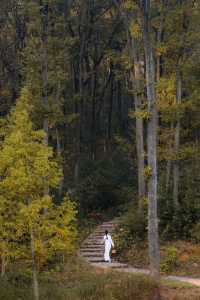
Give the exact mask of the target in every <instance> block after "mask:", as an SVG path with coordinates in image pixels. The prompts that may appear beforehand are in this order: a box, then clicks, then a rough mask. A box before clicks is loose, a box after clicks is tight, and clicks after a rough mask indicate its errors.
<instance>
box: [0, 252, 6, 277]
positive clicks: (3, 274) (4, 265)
mask: <svg viewBox="0 0 200 300" xmlns="http://www.w3.org/2000/svg"><path fill="white" fill-rule="evenodd" d="M5 273H6V259H5V255H4V254H2V255H1V277H2V278H3V277H4V276H5Z"/></svg>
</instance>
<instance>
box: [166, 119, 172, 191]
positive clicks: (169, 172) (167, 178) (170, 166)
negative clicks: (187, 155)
mask: <svg viewBox="0 0 200 300" xmlns="http://www.w3.org/2000/svg"><path fill="white" fill-rule="evenodd" d="M173 128H174V125H173V122H172V123H171V131H173ZM171 151H172V145H171V143H170V146H169V152H171ZM171 170H172V161H171V160H170V159H169V160H168V161H167V166H166V183H165V188H166V193H167V192H168V191H169V184H170V175H171Z"/></svg>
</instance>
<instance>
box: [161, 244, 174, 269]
mask: <svg viewBox="0 0 200 300" xmlns="http://www.w3.org/2000/svg"><path fill="white" fill-rule="evenodd" d="M177 265H178V250H177V249H176V248H175V247H167V248H165V249H164V258H163V260H161V264H160V269H161V271H162V272H164V273H167V272H170V271H171V270H172V269H173V268H174V267H176V266H177Z"/></svg>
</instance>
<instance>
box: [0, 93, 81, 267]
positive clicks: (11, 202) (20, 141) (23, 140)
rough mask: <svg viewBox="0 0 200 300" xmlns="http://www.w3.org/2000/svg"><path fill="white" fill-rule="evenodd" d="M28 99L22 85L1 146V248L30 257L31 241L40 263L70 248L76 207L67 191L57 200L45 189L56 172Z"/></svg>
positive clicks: (11, 254) (4, 256) (3, 253)
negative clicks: (37, 127)
mask: <svg viewBox="0 0 200 300" xmlns="http://www.w3.org/2000/svg"><path fill="white" fill-rule="evenodd" d="M30 103H31V94H30V93H29V92H28V90H27V89H24V90H23V91H22V94H21V97H20V98H19V99H18V101H17V104H16V108H15V109H13V111H12V113H11V116H10V118H9V122H8V129H7V134H6V135H5V137H4V141H3V143H2V148H1V151H0V160H1V161H2V163H1V166H0V176H1V181H0V199H1V202H0V212H1V215H0V235H1V240H0V254H1V257H2V259H4V260H6V263H7V262H8V261H9V260H11V258H12V259H14V258H15V259H16V258H23V259H28V260H31V257H30V243H31V242H32V243H33V244H34V249H35V253H36V259H37V266H38V268H40V267H41V266H42V265H44V263H45V262H46V261H47V260H49V259H50V258H52V257H53V256H55V254H59V253H60V254H63V255H64V254H65V253H68V252H72V250H73V249H74V241H75V238H76V228H75V223H74V222H75V216H76V210H75V207H74V204H73V203H72V202H71V200H70V199H69V198H68V197H66V198H65V199H64V201H63V202H62V204H61V205H60V206H56V205H55V204H54V202H53V198H52V197H51V196H50V195H49V194H47V193H46V192H45V191H46V190H47V188H48V189H49V188H55V187H56V186H57V185H58V183H59V180H60V176H61V172H60V170H59V167H58V165H57V163H56V161H55V159H54V157H53V151H52V149H51V148H50V147H48V146H46V144H45V141H44V132H43V131H40V130H34V128H33V124H32V122H31V120H30V113H31V109H32V107H31V105H30ZM33 235H34V240H32V239H33Z"/></svg>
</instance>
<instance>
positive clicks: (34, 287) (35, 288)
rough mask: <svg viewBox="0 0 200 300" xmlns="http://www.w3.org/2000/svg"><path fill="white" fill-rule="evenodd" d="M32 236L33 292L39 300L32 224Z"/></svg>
mask: <svg viewBox="0 0 200 300" xmlns="http://www.w3.org/2000/svg"><path fill="white" fill-rule="evenodd" d="M30 237H31V255H32V270H33V294H34V298H35V300H39V283H38V276H37V266H36V257H35V241H34V232H33V228H32V226H31V228H30Z"/></svg>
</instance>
